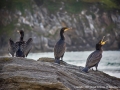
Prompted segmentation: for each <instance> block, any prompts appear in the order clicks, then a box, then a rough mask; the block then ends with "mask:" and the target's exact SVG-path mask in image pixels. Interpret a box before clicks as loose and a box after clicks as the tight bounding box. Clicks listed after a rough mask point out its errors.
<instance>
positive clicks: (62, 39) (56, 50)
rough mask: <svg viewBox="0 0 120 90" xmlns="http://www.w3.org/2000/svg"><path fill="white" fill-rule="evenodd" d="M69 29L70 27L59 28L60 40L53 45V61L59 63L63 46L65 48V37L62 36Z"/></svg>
mask: <svg viewBox="0 0 120 90" xmlns="http://www.w3.org/2000/svg"><path fill="white" fill-rule="evenodd" d="M70 29H71V28H67V27H63V28H62V29H61V30H60V40H59V41H58V42H57V43H56V45H55V46H54V57H55V63H58V64H60V58H61V60H63V56H64V53H65V48H66V43H65V37H64V35H63V33H64V32H65V31H67V30H70Z"/></svg>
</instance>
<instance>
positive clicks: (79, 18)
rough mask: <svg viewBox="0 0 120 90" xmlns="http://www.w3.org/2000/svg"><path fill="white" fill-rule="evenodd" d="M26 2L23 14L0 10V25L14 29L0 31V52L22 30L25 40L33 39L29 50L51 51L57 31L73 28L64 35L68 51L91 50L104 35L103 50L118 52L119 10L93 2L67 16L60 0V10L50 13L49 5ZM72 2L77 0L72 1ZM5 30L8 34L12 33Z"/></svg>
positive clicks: (33, 1)
mask: <svg viewBox="0 0 120 90" xmlns="http://www.w3.org/2000/svg"><path fill="white" fill-rule="evenodd" d="M30 1H31V3H32V4H31V6H30V7H31V8H24V14H23V12H22V11H20V10H18V9H15V11H10V10H7V9H5V8H3V9H1V10H0V26H5V27H9V25H12V24H13V25H12V27H14V28H12V29H11V27H10V28H5V29H4V30H3V32H4V33H3V34H1V35H0V48H1V49H0V50H2V49H4V48H5V49H4V50H3V51H5V50H6V51H7V48H6V47H7V41H8V39H9V38H10V37H11V38H12V39H13V40H14V41H17V40H18V38H19V35H18V34H16V31H17V30H18V29H24V30H25V40H27V39H28V38H29V37H32V38H33V51H52V50H53V47H54V45H55V43H56V42H57V41H58V39H59V31H60V28H61V27H64V26H67V27H72V28H73V30H71V31H69V32H67V33H66V34H65V37H66V42H67V47H68V48H67V50H68V51H77V50H79V51H80V50H91V49H93V48H94V47H95V44H96V43H97V42H98V40H100V39H101V38H102V37H103V36H104V35H105V36H106V38H107V39H108V42H107V45H105V46H104V48H105V49H106V50H118V49H120V30H119V29H120V13H119V10H113V11H107V10H104V9H103V8H101V7H102V5H101V4H100V3H99V4H98V3H94V4H90V5H89V8H87V9H86V8H83V9H82V10H81V12H79V13H69V12H68V11H66V8H65V5H66V3H64V0H63V2H62V0H61V3H60V4H59V6H61V8H60V9H58V10H57V11H55V12H54V13H52V12H50V11H49V8H52V5H51V4H50V5H49V8H47V6H45V2H44V0H39V1H38V0H30ZM73 1H74V0H73ZM51 2H52V3H53V4H57V3H56V2H58V1H56V0H51ZM76 2H77V3H79V2H80V1H78V0H76ZM80 7H81V6H80ZM80 7H79V8H80ZM56 8H58V7H56ZM11 23H12V24H11ZM8 29H10V30H8ZM5 31H6V32H8V31H12V34H11V33H10V32H9V33H6V32H5ZM4 36H7V37H6V38H4Z"/></svg>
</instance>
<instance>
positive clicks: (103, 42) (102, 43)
mask: <svg viewBox="0 0 120 90" xmlns="http://www.w3.org/2000/svg"><path fill="white" fill-rule="evenodd" d="M104 38H105V36H103V38H102V41H101V45H104V44H105V43H106V42H107V41H108V40H106V41H104Z"/></svg>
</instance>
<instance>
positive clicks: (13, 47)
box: [8, 30, 32, 57]
mask: <svg viewBox="0 0 120 90" xmlns="http://www.w3.org/2000/svg"><path fill="white" fill-rule="evenodd" d="M18 32H19V33H20V35H21V37H20V40H19V41H18V42H16V43H14V41H13V40H12V39H11V38H10V39H9V42H8V44H9V48H8V50H9V53H10V54H11V55H12V57H14V54H15V56H16V57H27V55H28V53H29V52H30V50H31V48H32V38H29V39H28V41H27V42H25V41H23V38H24V31H23V30H19V31H18Z"/></svg>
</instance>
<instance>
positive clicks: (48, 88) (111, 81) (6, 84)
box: [0, 57, 120, 90]
mask: <svg viewBox="0 0 120 90" xmlns="http://www.w3.org/2000/svg"><path fill="white" fill-rule="evenodd" d="M82 69H83V67H78V66H74V65H70V64H67V63H66V64H61V65H58V64H55V63H54V59H53V58H40V59H39V60H38V61H35V60H32V59H26V58H16V57H14V58H12V57H1V58H0V90H21V89H22V90H93V89H95V90H96V89H97V90H101V89H102V90H108V89H110V90H113V89H112V87H114V90H118V87H119V86H120V79H119V78H116V77H112V76H109V75H108V74H105V73H104V72H101V71H97V72H96V71H90V72H89V73H84V72H82V71H81V70H82Z"/></svg>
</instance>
